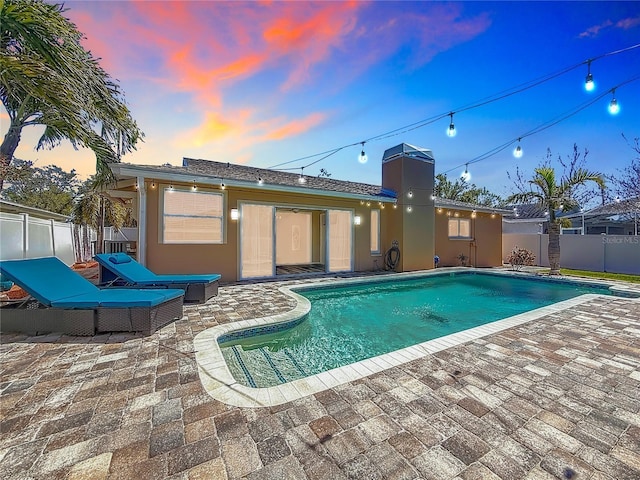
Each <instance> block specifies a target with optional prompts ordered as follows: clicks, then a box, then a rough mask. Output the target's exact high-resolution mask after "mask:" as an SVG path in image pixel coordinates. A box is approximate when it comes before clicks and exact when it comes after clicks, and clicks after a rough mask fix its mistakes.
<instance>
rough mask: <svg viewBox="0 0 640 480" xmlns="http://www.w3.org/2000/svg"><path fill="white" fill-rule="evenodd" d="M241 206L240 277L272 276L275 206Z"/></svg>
mask: <svg viewBox="0 0 640 480" xmlns="http://www.w3.org/2000/svg"><path fill="white" fill-rule="evenodd" d="M240 208H241V211H240V278H259V277H272V276H274V275H275V264H274V261H273V260H274V248H273V247H274V241H273V239H274V235H273V218H274V217H273V213H274V208H273V207H272V206H269V205H250V204H243V205H241V206H240Z"/></svg>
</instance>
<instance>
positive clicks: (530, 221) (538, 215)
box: [502, 204, 549, 233]
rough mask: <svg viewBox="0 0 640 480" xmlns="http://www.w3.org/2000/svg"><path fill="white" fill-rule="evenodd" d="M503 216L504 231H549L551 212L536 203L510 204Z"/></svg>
mask: <svg viewBox="0 0 640 480" xmlns="http://www.w3.org/2000/svg"><path fill="white" fill-rule="evenodd" d="M506 209H507V210H508V213H505V214H504V216H503V217H502V232H503V233H548V231H549V213H548V212H546V211H545V210H544V209H542V208H540V206H538V205H536V204H520V205H510V206H508V207H506Z"/></svg>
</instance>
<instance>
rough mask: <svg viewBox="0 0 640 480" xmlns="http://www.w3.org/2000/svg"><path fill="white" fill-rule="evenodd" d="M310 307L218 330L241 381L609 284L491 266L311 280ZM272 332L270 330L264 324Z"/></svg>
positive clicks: (311, 368) (262, 379) (329, 363)
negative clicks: (352, 280) (275, 320)
mask: <svg viewBox="0 0 640 480" xmlns="http://www.w3.org/2000/svg"><path fill="white" fill-rule="evenodd" d="M297 293H299V294H301V295H303V296H304V297H306V298H308V299H309V301H310V302H311V310H310V311H309V313H308V315H307V316H305V317H303V318H301V319H298V320H294V321H291V322H288V323H286V324H280V325H275V326H264V327H261V328H258V329H252V331H251V332H245V331H238V332H231V333H227V334H225V335H222V336H221V337H219V338H218V342H219V344H220V348H221V350H222V354H223V356H224V358H225V360H226V363H227V366H228V367H229V370H230V371H231V373H232V375H233V377H234V378H235V379H236V381H237V382H238V383H240V384H242V385H245V386H248V387H271V386H274V385H278V384H282V383H285V382H290V381H292V380H296V379H299V378H303V377H307V376H309V375H314V374H317V373H320V372H324V371H327V370H330V369H333V368H336V367H340V366H344V365H348V364H352V363H354V362H358V361H360V360H364V359H366V358H370V357H375V356H377V355H382V354H385V353H388V352H392V351H395V350H399V349H402V348H405V347H408V346H411V345H415V344H419V343H422V342H425V341H428V340H432V339H435V338H439V337H442V336H445V335H448V334H451V333H455V332H459V331H462V330H466V329H469V328H472V327H476V326H478V325H483V324H486V323H489V322H493V321H496V320H499V319H502V318H506V317H510V316H513V315H517V314H520V313H523V312H527V311H530V310H533V309H536V308H539V307H543V306H546V305H550V304H552V303H556V302H560V301H562V300H566V299H569V298H573V297H576V296H579V295H582V294H586V293H597V294H608V293H609V290H608V287H607V286H604V285H603V286H599V285H593V286H590V285H584V284H577V283H569V282H559V281H545V280H542V279H533V278H517V277H513V276H504V275H494V274H485V273H476V272H473V273H447V274H442V275H429V276H424V277H419V278H412V279H407V280H397V279H394V280H393V281H385V280H381V281H380V280H374V281H371V282H366V283H359V284H352V285H347V286H340V287H321V288H317V287H316V288H313V287H311V288H305V289H301V290H297ZM265 331H266V332H268V333H264V332H265Z"/></svg>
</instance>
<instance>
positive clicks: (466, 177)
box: [460, 163, 471, 182]
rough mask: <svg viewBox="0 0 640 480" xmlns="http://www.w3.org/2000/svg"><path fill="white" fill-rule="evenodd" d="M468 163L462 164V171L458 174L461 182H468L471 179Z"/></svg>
mask: <svg viewBox="0 0 640 480" xmlns="http://www.w3.org/2000/svg"><path fill="white" fill-rule="evenodd" d="M468 167H469V164H468V163H467V164H466V165H465V166H464V172H462V174H461V175H460V178H461V179H462V181H463V182H468V181H469V180H471V174H470V173H469V168H468Z"/></svg>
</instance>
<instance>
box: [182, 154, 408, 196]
mask: <svg viewBox="0 0 640 480" xmlns="http://www.w3.org/2000/svg"><path fill="white" fill-rule="evenodd" d="M182 165H183V166H184V168H185V169H186V170H187V171H188V172H192V173H194V174H198V175H209V176H213V177H220V178H222V179H228V180H244V181H248V182H257V181H258V179H260V178H262V180H263V181H264V183H267V184H270V185H283V186H290V187H300V186H301V184H300V182H299V179H300V174H299V173H291V172H282V171H278V170H269V169H266V168H256V167H249V166H246V165H237V164H234V163H223V162H214V161H211V160H202V159H195V158H184V159H183V161H182ZM304 178H305V180H306V181H305V183H304V187H305V188H309V189H312V190H327V191H331V192H341V193H351V194H361V195H374V196H383V197H389V198H396V193H395V192H393V191H391V190H387V189H383V188H382V187H381V186H380V185H370V184H367V183H358V182H349V181H346V180H336V179H333V178H326V177H312V176H308V175H305V176H304Z"/></svg>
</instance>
